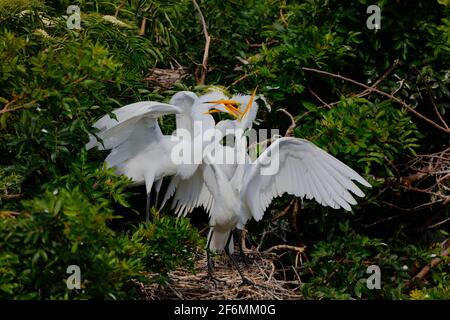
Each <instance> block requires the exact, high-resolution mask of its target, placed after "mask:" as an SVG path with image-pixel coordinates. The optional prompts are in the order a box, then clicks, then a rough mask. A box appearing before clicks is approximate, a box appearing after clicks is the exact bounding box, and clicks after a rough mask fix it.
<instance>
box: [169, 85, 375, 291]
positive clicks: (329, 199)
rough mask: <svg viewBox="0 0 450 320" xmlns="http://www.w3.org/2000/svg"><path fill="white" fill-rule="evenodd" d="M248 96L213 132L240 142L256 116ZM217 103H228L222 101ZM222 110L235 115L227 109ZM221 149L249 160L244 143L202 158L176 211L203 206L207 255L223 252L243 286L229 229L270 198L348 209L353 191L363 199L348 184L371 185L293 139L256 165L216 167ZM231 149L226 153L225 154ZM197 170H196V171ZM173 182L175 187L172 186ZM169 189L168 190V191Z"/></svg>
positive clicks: (257, 213) (258, 213)
mask: <svg viewBox="0 0 450 320" xmlns="http://www.w3.org/2000/svg"><path fill="white" fill-rule="evenodd" d="M254 96H255V93H253V95H252V96H242V97H241V99H242V100H243V99H246V101H247V103H246V104H245V109H244V110H240V112H238V114H239V117H238V119H237V120H233V121H231V120H226V122H223V123H222V124H221V123H219V124H218V125H217V126H216V128H218V129H221V130H222V134H223V135H225V134H226V132H225V131H224V129H230V128H234V129H241V130H235V133H236V134H235V139H237V140H242V139H245V136H244V134H243V130H242V129H247V128H249V127H250V126H251V125H252V123H253V121H254V119H255V117H256V109H257V105H256V103H255V102H254ZM222 103H225V104H227V103H230V102H229V101H225V102H223V101H222ZM227 112H229V113H230V112H233V113H234V114H235V113H236V112H235V111H233V110H231V111H230V110H229V109H227ZM220 148H224V149H227V151H225V152H232V153H234V154H236V159H239V158H241V157H244V158H246V159H248V155H247V147H246V143H236V144H235V147H233V148H231V147H227V146H225V147H224V146H221V145H220V144H217V145H215V148H214V151H212V152H210V153H206V154H205V163H204V164H202V165H201V166H200V167H198V168H197V172H196V173H194V175H193V176H192V177H191V178H190V179H187V180H185V181H183V184H182V185H181V186H180V185H179V183H178V185H179V186H180V188H179V189H178V191H181V192H182V190H184V189H185V188H184V186H188V185H189V186H190V187H191V189H190V193H188V194H185V195H183V194H181V193H178V192H177V194H176V195H175V201H176V202H175V204H176V211H178V212H179V213H181V214H186V213H188V212H190V211H192V209H193V208H194V207H195V206H198V205H203V206H204V207H205V208H206V209H207V211H208V212H209V217H210V228H211V229H210V233H209V236H208V241H207V252H208V251H209V250H210V249H211V250H213V251H222V250H224V251H225V252H226V254H227V255H228V256H229V257H230V259H231V261H232V262H233V264H234V265H235V267H236V268H237V270H238V271H239V273H240V275H241V277H242V280H243V283H244V284H248V283H251V282H250V281H249V280H248V279H247V278H245V276H244V275H243V273H242V271H241V270H240V268H239V266H238V265H237V263H236V261H235V260H234V259H233V257H232V256H231V255H230V251H231V250H232V230H233V229H235V228H238V229H243V227H244V226H245V224H246V223H247V222H248V221H249V220H250V219H251V218H254V219H255V220H256V221H259V220H261V219H262V217H263V216H264V212H265V210H266V209H267V207H268V206H269V204H270V203H271V202H272V200H273V199H274V198H275V197H278V196H281V195H282V194H284V193H288V194H291V195H295V196H297V197H300V198H306V199H314V200H316V201H317V202H318V203H320V204H321V205H323V206H329V207H332V208H334V209H339V208H344V209H345V210H351V206H350V205H355V204H356V200H355V199H354V197H353V196H352V193H353V194H355V195H357V196H359V197H363V196H364V193H363V192H362V191H361V190H360V189H359V187H358V186H357V185H356V184H355V183H354V182H353V180H354V181H357V182H358V183H360V184H362V185H364V186H366V187H370V184H369V183H368V182H367V181H366V180H365V179H364V178H362V177H361V176H360V175H359V174H358V173H356V172H355V171H354V170H352V169H351V168H349V167H348V166H347V165H345V164H344V163H342V162H341V161H339V160H338V159H336V158H335V157H333V156H331V155H330V154H328V153H327V152H325V151H323V150H322V149H320V148H319V147H317V146H315V145H314V144H313V143H311V142H309V141H307V140H304V139H298V138H292V137H285V138H279V139H277V140H275V141H274V142H273V143H272V144H271V145H270V146H269V147H268V148H267V149H266V150H264V151H263V152H262V154H261V155H260V156H259V157H258V158H257V159H256V161H254V162H251V161H250V163H249V161H246V162H245V163H244V164H236V165H235V166H234V167H226V166H225V167H224V166H223V165H221V164H218V163H217V159H216V158H215V153H217V154H222V153H221V152H218V150H220ZM230 148H231V150H230ZM274 159H276V161H279V163H278V170H277V171H276V172H273V173H272V174H263V169H264V168H266V167H267V165H268V164H270V162H271V161H274ZM199 170H200V171H199ZM175 184H176V183H175ZM168 191H170V190H168ZM211 270H212V264H211V260H210V257H209V254H208V271H209V273H210V274H211Z"/></svg>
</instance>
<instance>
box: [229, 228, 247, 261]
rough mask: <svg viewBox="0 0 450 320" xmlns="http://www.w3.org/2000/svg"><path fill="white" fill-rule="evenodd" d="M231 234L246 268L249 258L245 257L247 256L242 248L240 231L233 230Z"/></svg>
mask: <svg viewBox="0 0 450 320" xmlns="http://www.w3.org/2000/svg"><path fill="white" fill-rule="evenodd" d="M233 233H234V237H235V238H236V241H237V242H238V245H239V255H240V256H241V260H242V262H243V263H244V264H245V266H246V267H248V266H249V264H250V263H251V261H250V258H249V257H247V255H246V254H245V252H244V249H243V248H242V230H239V229H234V230H233Z"/></svg>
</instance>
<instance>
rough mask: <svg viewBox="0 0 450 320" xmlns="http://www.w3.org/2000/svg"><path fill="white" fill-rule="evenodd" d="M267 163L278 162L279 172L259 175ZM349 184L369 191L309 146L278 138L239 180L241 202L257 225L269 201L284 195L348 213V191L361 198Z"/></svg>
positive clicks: (354, 175) (350, 173)
mask: <svg viewBox="0 0 450 320" xmlns="http://www.w3.org/2000/svg"><path fill="white" fill-rule="evenodd" d="M271 159H272V161H274V160H277V159H278V160H279V170H278V171H277V172H275V173H274V174H270V175H262V174H261V172H262V171H261V170H262V169H263V168H264V166H265V165H267V164H268V163H269V162H270V160H271ZM352 180H356V181H357V182H359V183H361V184H362V185H364V186H367V187H370V184H369V183H368V182H367V181H366V180H365V179H364V178H362V177H361V176H360V175H359V174H358V173H356V172H355V171H354V170H352V169H351V168H349V167H348V166H347V165H345V164H344V163H342V162H341V161H339V160H338V159H336V158H334V157H333V156H331V155H330V154H328V153H326V152H325V151H323V150H322V149H320V148H318V147H317V146H315V145H314V144H313V143H311V142H309V141H307V140H303V139H297V138H280V139H278V140H276V141H275V142H274V143H272V144H271V145H270V146H269V147H268V148H267V149H266V150H265V151H264V152H263V153H262V154H261V156H260V157H259V158H258V160H257V161H256V162H255V163H254V164H252V165H250V166H249V170H247V172H246V173H245V177H244V179H243V186H242V190H243V191H242V193H241V200H242V201H243V203H244V205H246V206H247V208H248V209H249V210H250V212H251V214H252V216H253V217H254V219H255V220H257V221H258V220H260V219H261V218H262V216H263V215H264V211H265V210H266V209H267V207H268V206H269V204H270V203H271V201H272V199H273V198H275V197H277V196H281V195H282V194H283V193H285V192H287V193H289V194H292V195H295V196H298V197H306V198H307V199H315V200H316V201H317V202H319V203H320V204H322V205H324V206H330V207H332V208H335V209H338V208H341V207H342V208H344V209H345V210H351V207H350V204H356V200H355V199H354V198H353V196H352V194H351V193H350V192H349V191H351V192H352V193H353V194H355V195H357V196H359V197H362V196H364V193H363V192H362V191H361V190H360V189H359V188H358V187H357V186H356V185H355V184H354V183H353V181H352Z"/></svg>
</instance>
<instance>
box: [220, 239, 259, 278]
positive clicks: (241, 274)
mask: <svg viewBox="0 0 450 320" xmlns="http://www.w3.org/2000/svg"><path fill="white" fill-rule="evenodd" d="M232 236H233V232H230V235H229V236H228V240H227V244H226V245H225V253H226V254H227V256H228V258H230V260H231V263H232V264H233V265H234V267H235V268H236V269H237V271H238V272H239V275H240V276H241V278H242V284H241V286H242V285H253V282H252V281H250V280H249V279H247V278H246V277H245V276H244V274H243V273H242V270H241V268H240V267H239V265H238V263H237V262H236V260H235V259H234V258H233V256H232V255H231V254H230V248H229V246H230V241H231V237H232Z"/></svg>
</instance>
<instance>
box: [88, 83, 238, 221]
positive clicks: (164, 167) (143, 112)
mask: <svg viewBox="0 0 450 320" xmlns="http://www.w3.org/2000/svg"><path fill="white" fill-rule="evenodd" d="M222 97H223V95H221V94H220V93H216V92H212V93H209V94H207V95H204V96H202V98H199V97H197V95H195V94H194V93H193V92H189V91H182V92H178V93H176V94H175V95H174V96H173V97H172V99H171V100H170V104H165V103H159V102H154V101H142V102H136V103H133V104H130V105H126V106H124V107H122V108H119V109H116V110H114V111H113V114H114V116H115V119H114V118H112V117H110V116H109V115H105V116H103V117H102V118H101V119H99V120H98V121H97V122H95V123H94V125H93V126H94V127H95V128H97V129H98V130H99V133H97V137H98V138H99V139H100V141H101V142H100V141H98V139H97V137H94V136H91V137H90V141H89V143H88V144H87V145H86V148H87V149H90V148H93V147H98V148H99V149H101V150H111V152H110V153H109V155H108V156H107V157H106V159H105V162H106V163H107V166H108V167H113V168H115V169H116V172H117V173H118V174H124V175H126V176H127V177H129V178H131V179H132V180H133V181H134V184H135V185H139V184H145V188H146V192H147V203H146V221H149V207H150V192H151V190H152V186H153V184H154V182H155V181H156V191H157V193H158V192H159V188H160V186H161V182H162V179H163V178H164V177H166V176H171V175H176V176H177V177H180V178H181V179H186V178H188V177H190V176H191V175H192V174H193V173H194V172H195V170H196V166H197V165H196V164H192V163H183V164H178V163H175V162H174V161H173V159H172V157H171V156H172V149H173V148H174V146H175V145H177V144H178V143H179V142H177V141H174V139H173V137H172V136H170V135H163V134H162V132H161V129H160V127H159V125H158V121H157V119H158V118H159V117H160V116H163V115H167V114H175V115H176V125H177V129H184V130H187V131H188V132H190V133H192V135H191V137H192V139H195V138H196V137H195V136H193V134H194V132H197V131H198V132H199V134H201V133H202V130H206V129H208V128H213V127H214V125H215V121H214V118H213V117H212V116H211V115H210V114H209V112H208V111H210V110H211V109H213V111H214V110H215V109H217V111H222V112H225V111H226V110H230V109H229V108H233V107H232V106H224V105H223V104H215V103H211V102H209V101H210V100H211V101H213V100H219V99H221V98H222ZM196 126H201V127H202V128H201V130H196ZM183 142H184V143H188V144H189V146H188V147H189V148H192V147H193V146H194V147H195V146H198V144H195V143H192V141H186V140H184V141H183ZM200 147H201V145H200ZM196 151H197V150H193V152H194V153H195V152H196ZM156 199H157V196H156Z"/></svg>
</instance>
